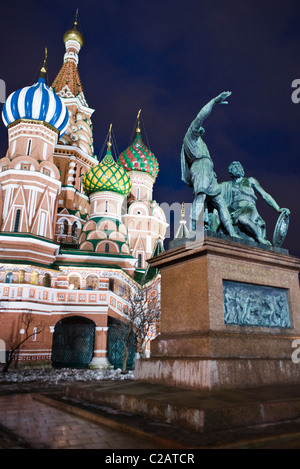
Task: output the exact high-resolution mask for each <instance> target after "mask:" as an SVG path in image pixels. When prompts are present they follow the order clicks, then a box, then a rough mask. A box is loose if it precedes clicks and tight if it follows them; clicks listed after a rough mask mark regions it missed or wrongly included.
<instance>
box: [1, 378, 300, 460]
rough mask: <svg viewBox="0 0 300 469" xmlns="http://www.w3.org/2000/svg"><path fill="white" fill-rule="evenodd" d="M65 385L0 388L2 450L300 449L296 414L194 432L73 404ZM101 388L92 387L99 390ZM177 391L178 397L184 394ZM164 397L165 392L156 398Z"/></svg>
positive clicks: (293, 398)
mask: <svg viewBox="0 0 300 469" xmlns="http://www.w3.org/2000/svg"><path fill="white" fill-rule="evenodd" d="M67 384H68V383H60V384H59V385H55V384H47V383H42V384H41V383H38V382H36V383H20V384H18V383H15V384H14V383H12V384H9V385H3V384H1V385H0V449H99V450H100V449H101V450H106V451H112V450H135V451H144V450H150V451H151V450H162V451H163V450H170V449H171V450H174V449H176V448H177V449H178V450H179V452H180V451H183V452H186V451H187V450H188V451H191V450H192V451H194V450H195V452H197V451H201V450H202V449H300V415H299V417H297V418H293V419H290V420H287V421H285V422H279V423H277V424H274V425H271V424H270V425H259V426H255V425H254V426H253V425H250V426H246V427H245V428H243V429H241V428H232V429H230V428H228V429H225V430H223V431H213V432H207V433H206V432H204V433H201V432H200V433H199V432H198V433H197V432H195V431H191V430H188V429H184V428H180V427H176V426H174V425H168V424H164V423H161V422H157V421H155V420H150V419H147V418H145V417H142V416H139V415H134V414H132V413H130V412H126V411H122V410H120V409H115V408H108V407H105V406H101V405H97V404H96V403H95V402H94V403H91V402H86V401H80V400H76V399H73V400H72V399H70V398H68V397H66V394H65V390H66V386H67ZM103 385H104V384H103V383H102V384H100V383H98V384H96V383H95V384H94V386H96V387H97V388H99V386H100V387H101V386H103ZM73 386H74V385H73ZM106 386H111V383H106ZM82 387H83V388H87V389H90V388H91V384H79V383H78V388H82ZM114 387H116V388H117V389H118V387H120V389H122V390H123V389H124V383H120V384H119V385H118V383H114ZM126 387H127V388H128V389H131V392H133V389H135V384H134V383H131V384H130V383H128V385H126ZM137 389H138V386H137ZM292 391H293V394H292ZM136 392H137V391H136ZM139 392H141V390H140V389H139ZM176 392H177V391H176ZM179 392H180V396H181V394H182V392H183V390H178V393H179ZM173 393H175V391H174V390H173ZM274 393H275V391H274ZM276 393H278V391H276ZM269 394H270V390H268V395H269ZM166 395H167V394H166V393H163V394H162V395H160V399H163V396H166ZM232 395H234V393H232ZM264 395H265V394H264V392H263V391H260V392H258V391H257V392H254V391H253V390H252V391H248V392H247V393H246V396H245V392H243V393H241V392H238V393H237V392H236V393H235V399H238V401H241V399H243V400H245V399H246V397H247V399H250V397H251V400H253V399H254V398H255V399H256V400H258V401H263V399H264V398H265V397H264ZM276 396H277V397H278V395H277V394H276ZM276 396H273V397H274V398H275V397H276ZM175 397H176V396H173V399H175ZM181 397H182V396H181ZM283 397H284V398H285V399H283ZM220 398H221V395H219V399H220ZM225 398H226V399H227V400H228V399H229V398H228V394H226V395H222V399H223V400H224V401H225ZM288 398H289V399H290V406H291V407H292V405H291V403H292V402H294V403H295V402H296V401H298V388H295V387H293V388H292V389H288V388H287V387H286V388H285V389H284V390H282V391H281V399H282V405H283V406H286V405H289V401H288ZM209 402H210V405H215V403H216V400H214V401H213V402H214V404H213V403H212V401H209ZM277 402H278V399H277ZM177 452H178V451H177Z"/></svg>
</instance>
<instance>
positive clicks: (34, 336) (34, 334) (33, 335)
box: [32, 327, 37, 342]
mask: <svg viewBox="0 0 300 469" xmlns="http://www.w3.org/2000/svg"><path fill="white" fill-rule="evenodd" d="M36 336H37V327H34V328H33V334H32V340H33V342H35V341H36Z"/></svg>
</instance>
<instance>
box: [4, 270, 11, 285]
mask: <svg viewBox="0 0 300 469" xmlns="http://www.w3.org/2000/svg"><path fill="white" fill-rule="evenodd" d="M12 281H13V273H12V272H10V271H9V272H6V273H5V276H4V283H12Z"/></svg>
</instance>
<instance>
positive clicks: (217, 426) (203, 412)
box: [66, 381, 300, 432]
mask: <svg viewBox="0 0 300 469" xmlns="http://www.w3.org/2000/svg"><path fill="white" fill-rule="evenodd" d="M66 396H67V397H69V398H75V399H81V400H84V401H87V402H93V403H96V404H101V405H107V406H110V407H113V408H115V409H121V410H122V411H127V412H130V413H132V414H136V415H142V416H144V417H147V418H149V419H151V420H157V421H159V422H162V423H166V424H171V425H174V426H177V427H181V428H185V429H189V430H193V431H196V432H211V431H216V430H220V431H221V430H226V429H231V430H232V429H235V428H243V427H244V428H245V427H249V426H257V425H258V426H259V425H265V424H275V423H279V422H287V421H293V420H294V421H295V419H298V418H300V393H299V386H269V387H262V388H256V389H236V390H233V389H231V390H223V391H199V390H198V391H193V390H188V389H180V388H177V387H176V388H175V387H170V386H163V385H155V384H148V383H141V382H137V381H133V382H128V381H127V382H126V383H123V382H118V383H104V382H101V383H99V384H93V385H87V384H83V385H80V384H74V385H69V386H67V388H66Z"/></svg>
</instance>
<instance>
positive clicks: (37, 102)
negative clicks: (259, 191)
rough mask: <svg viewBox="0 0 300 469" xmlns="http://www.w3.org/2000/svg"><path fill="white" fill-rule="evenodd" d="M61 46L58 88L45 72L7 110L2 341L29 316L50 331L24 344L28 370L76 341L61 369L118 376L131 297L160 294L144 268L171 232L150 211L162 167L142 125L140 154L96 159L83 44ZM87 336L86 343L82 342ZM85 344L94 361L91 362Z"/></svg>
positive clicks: (79, 40) (0, 183)
mask: <svg viewBox="0 0 300 469" xmlns="http://www.w3.org/2000/svg"><path fill="white" fill-rule="evenodd" d="M64 43H65V47H66V53H65V55H64V61H63V65H62V68H61V70H60V71H59V73H58V74H57V76H56V78H55V80H54V81H53V84H52V86H51V87H48V86H47V85H46V83H45V80H44V76H45V71H46V70H45V66H46V63H44V65H43V67H42V69H41V75H40V78H39V80H38V82H37V83H35V84H34V85H32V86H28V87H25V88H22V89H20V90H17V91H16V92H14V93H12V94H11V95H10V96H9V97H8V99H7V101H6V103H5V104H4V105H3V112H2V118H3V122H4V124H5V126H6V127H7V129H8V150H7V153H6V155H5V157H3V158H2V159H0V191H1V197H0V254H1V262H0V312H1V313H0V330H1V339H2V340H4V341H5V343H6V344H7V347H8V348H9V346H10V344H11V342H12V341H16V340H19V341H21V340H22V333H23V332H22V317H23V315H24V314H31V316H32V318H33V320H32V323H31V324H30V328H31V329H32V331H33V332H34V328H35V327H36V324H40V323H41V322H42V323H43V324H44V326H45V327H44V329H43V331H42V332H41V333H40V334H38V335H35V334H33V335H32V337H31V338H29V339H28V341H26V342H25V343H24V345H23V346H22V348H21V349H20V351H19V355H18V360H19V361H20V362H21V361H23V362H24V363H27V362H30V363H36V364H40V363H43V364H50V363H53V364H55V363H56V362H55V359H53V356H54V355H55V354H56V355H57V354H58V355H59V353H60V352H59V347H60V345H59V341H64V342H65V343H66V342H68V341H69V342H70V341H71V342H72V343H71V345H70V347H69V348H70V350H68V353H70V354H72V353H73V354H75V355H76V353H77V358H76V357H75V358H74V357H73V358H66V361H64V357H61V356H60V358H59V359H57V363H59V365H60V366H63V365H66V366H68V364H71V365H76V364H77V365H79V366H84V365H88V364H89V365H94V366H96V367H97V366H98V367H101V366H106V365H107V364H109V363H110V364H112V365H114V366H117V365H118V364H119V362H118V359H117V358H114V352H113V348H114V347H116V346H117V345H118V344H117V342H118V340H119V339H118V338H116V337H114V336H113V332H114V331H117V330H118V325H120V324H121V323H122V321H123V322H124V321H126V317H127V311H128V304H127V300H126V298H125V292H126V291H127V290H128V288H129V289H134V290H136V291H138V290H140V289H142V288H145V285H146V286H147V288H150V290H152V291H153V294H155V295H157V296H158V297H159V295H160V276H159V274H157V273H156V274H155V275H153V274H152V275H150V274H149V269H147V259H148V258H150V257H151V256H152V255H153V254H154V253H155V252H156V253H157V252H158V250H162V249H163V247H162V242H163V239H164V234H165V231H166V228H167V223H166V218H165V215H164V213H163V211H162V209H161V208H160V207H159V205H158V204H157V203H156V202H155V201H153V200H152V192H153V184H154V182H155V179H156V176H157V173H158V163H157V160H156V158H155V156H154V155H153V153H151V152H150V150H149V149H148V148H147V147H146V146H145V145H144V143H143V141H142V137H141V131H140V128H139V116H138V125H137V131H136V138H135V140H134V141H133V143H132V145H130V146H129V147H128V148H127V149H126V150H124V151H123V152H122V153H121V155H119V157H118V158H117V159H116V160H115V159H114V157H113V155H112V153H111V134H110V133H109V138H108V142H107V151H106V154H105V156H104V157H103V158H102V160H101V161H100V162H99V161H98V160H97V158H96V157H95V155H94V147H93V127H92V122H91V116H92V114H93V112H94V110H93V109H91V108H90V107H89V106H88V104H87V102H86V99H85V96H84V93H83V89H82V85H81V81H80V77H79V74H78V67H77V66H78V54H79V51H80V49H81V47H82V45H83V37H82V34H81V33H80V32H79V31H78V30H77V22H76V21H75V24H74V28H73V29H72V30H70V31H67V32H66V33H65V35H64ZM110 129H111V128H110ZM64 328H65V329H64ZM85 328H86V330H89V331H90V332H87V333H86V334H85V335H84V334H83V333H82V331H83V330H85ZM62 331H63V332H62ZM78 331H79V332H78ZM152 333H153V335H155V331H154V330H152ZM67 334H69V336H68V335H67ZM71 337H73V338H72V339H71ZM76 340H77V341H78V344H79V345H78V346H77V347H75V345H74V341H76ZM88 341H89V343H90V345H89V351H90V352H89V353H90V354H91V347H92V354H91V355H90V358H88V359H87V358H86V356H85V358H84V360H85V361H84V360H83V359H82V356H83V355H84V349H85V348H86V349H88V347H87V342H88ZM84 344H85V345H84ZM91 344H92V345H91ZM53 347H55V350H53ZM78 350H79V351H80V350H81V351H82V354H81V355H80V353H79V352H78ZM78 353H79V354H78ZM80 357H81V358H80Z"/></svg>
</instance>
